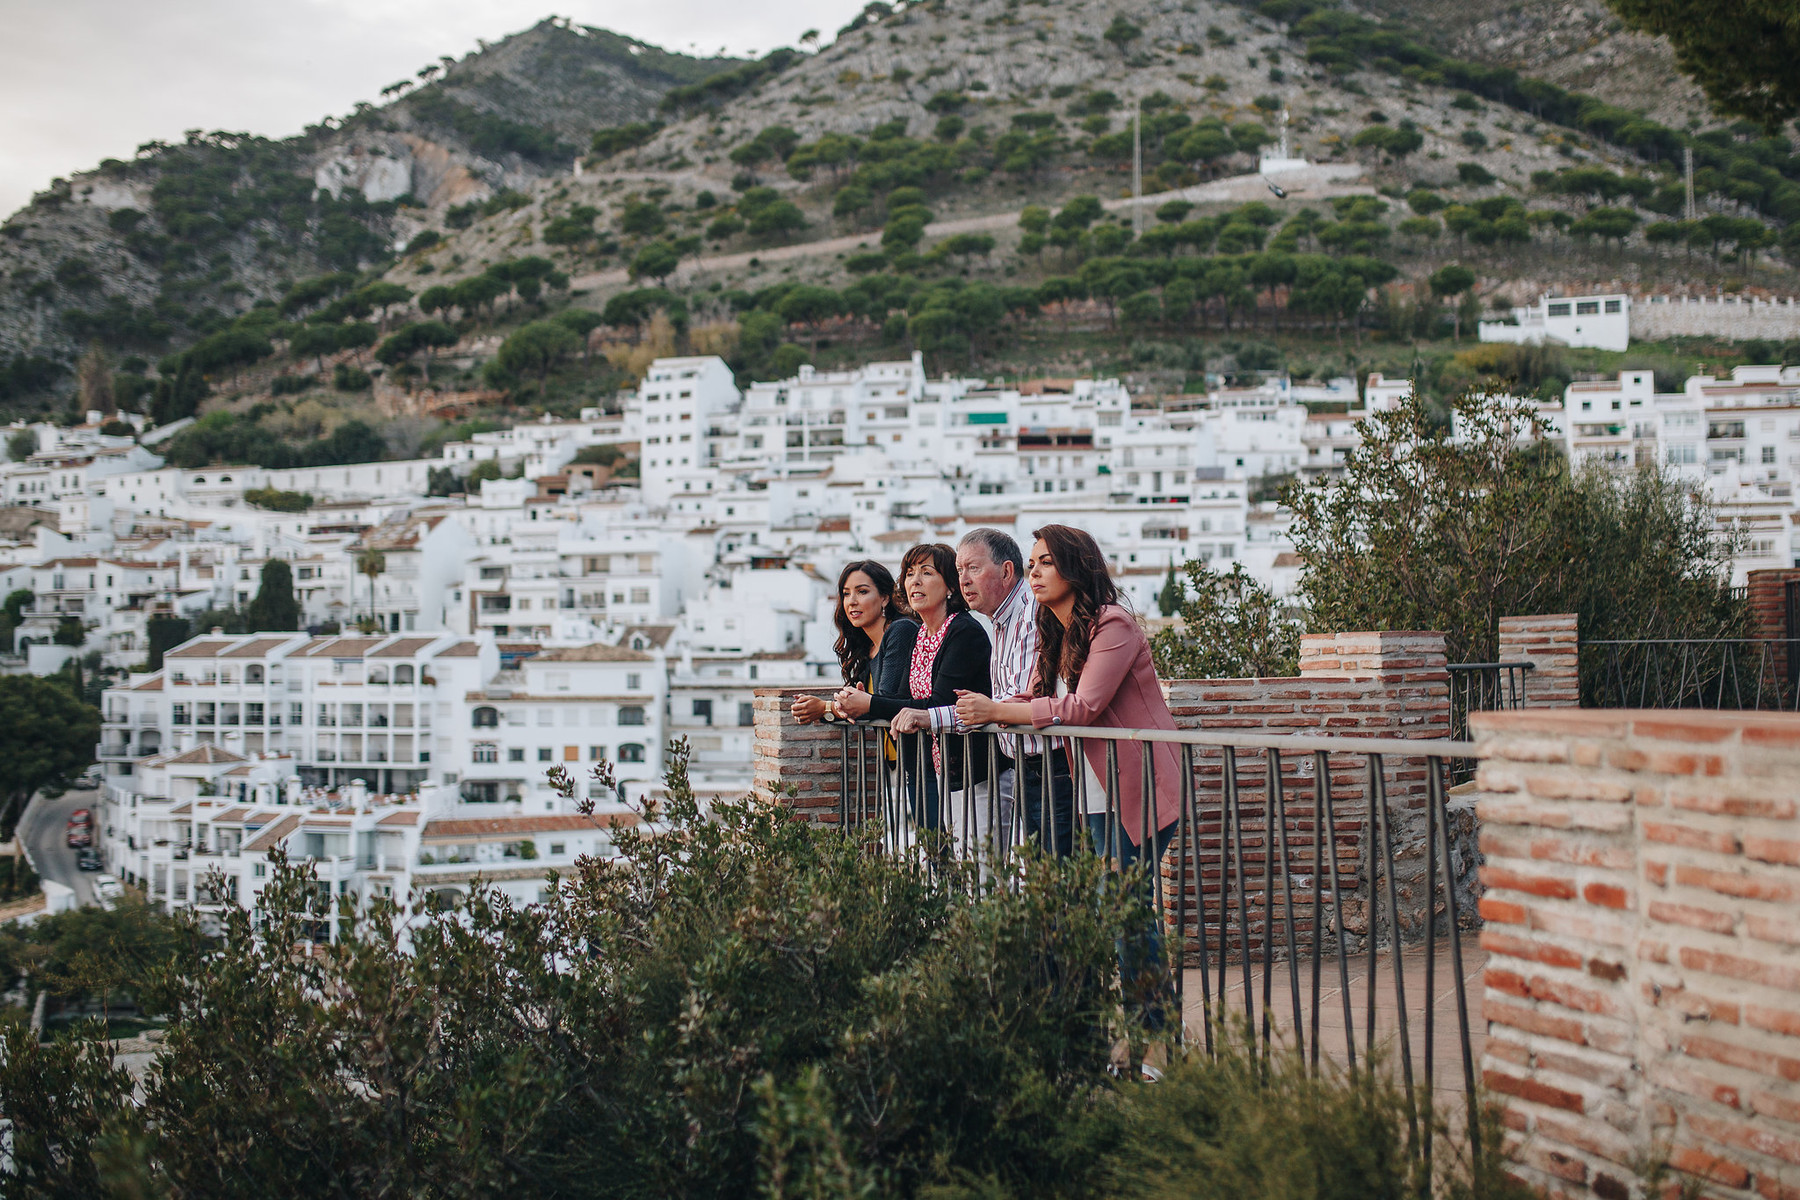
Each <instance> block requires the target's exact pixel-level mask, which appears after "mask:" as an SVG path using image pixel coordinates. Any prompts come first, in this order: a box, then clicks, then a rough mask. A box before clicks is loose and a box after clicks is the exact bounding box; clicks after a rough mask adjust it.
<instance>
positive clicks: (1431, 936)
mask: <svg viewBox="0 0 1800 1200" xmlns="http://www.w3.org/2000/svg"><path fill="white" fill-rule="evenodd" d="M1425 765H1426V768H1427V769H1428V770H1431V771H1433V772H1435V771H1436V770H1437V763H1436V762H1435V761H1433V760H1430V759H1428V760H1426V764H1425ZM1434 790H1435V789H1434V788H1433V787H1432V786H1431V783H1430V782H1429V781H1427V783H1426V785H1425V791H1426V800H1425V1048H1424V1061H1423V1066H1424V1083H1423V1084H1422V1085H1421V1086H1422V1087H1423V1089H1424V1096H1425V1102H1424V1103H1423V1104H1422V1105H1420V1109H1421V1111H1423V1113H1424V1114H1425V1129H1424V1137H1425V1147H1424V1160H1425V1178H1427V1179H1429V1178H1431V1125H1432V1121H1431V1118H1432V1116H1433V1115H1434V1114H1435V1113H1436V1111H1437V1105H1436V1101H1435V1100H1434V1099H1433V1092H1434V1090H1435V1089H1434V1087H1433V1083H1434V1079H1433V1076H1432V1061H1431V1059H1432V1055H1431V1043H1432V1037H1433V1035H1434V1034H1435V1033H1436V1032H1437V1021H1436V1009H1437V919H1436V915H1437V906H1436V903H1435V902H1436V900H1437V805H1435V804H1433V803H1432V802H1431V793H1432V792H1433V791H1434ZM1445 865H1446V867H1447V866H1448V864H1445Z"/></svg>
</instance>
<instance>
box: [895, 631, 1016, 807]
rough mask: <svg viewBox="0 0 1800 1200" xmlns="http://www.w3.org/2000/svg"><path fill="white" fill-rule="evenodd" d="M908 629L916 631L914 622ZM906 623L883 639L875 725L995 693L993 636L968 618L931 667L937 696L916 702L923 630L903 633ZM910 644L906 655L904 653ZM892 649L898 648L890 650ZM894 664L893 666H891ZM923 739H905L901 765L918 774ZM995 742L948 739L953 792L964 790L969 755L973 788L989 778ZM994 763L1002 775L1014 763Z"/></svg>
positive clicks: (988, 737)
mask: <svg viewBox="0 0 1800 1200" xmlns="http://www.w3.org/2000/svg"><path fill="white" fill-rule="evenodd" d="M907 624H909V625H911V623H910V622H908V623H907ZM899 625H900V622H897V621H896V622H895V623H894V624H892V625H890V626H888V631H887V634H886V635H885V636H884V637H883V638H882V639H881V653H880V655H878V661H879V662H880V663H881V664H882V667H881V670H880V684H881V686H880V687H879V688H877V689H876V690H875V691H874V693H873V695H872V696H871V697H870V700H869V716H870V717H871V718H873V719H875V720H892V719H893V718H894V717H895V716H896V715H898V714H899V712H900V710H901V709H903V708H942V707H944V706H946V705H950V704H955V703H956V692H957V689H958V688H961V689H962V690H964V691H968V692H975V693H977V694H978V695H982V696H985V695H987V694H989V692H990V691H992V685H991V684H990V682H989V679H988V658H989V656H990V652H991V646H990V644H989V642H988V635H987V630H985V629H983V628H982V627H981V622H980V621H977V620H976V619H975V618H974V617H973V616H971V615H969V614H968V613H959V614H958V615H956V616H955V617H953V618H952V619H951V621H950V629H949V631H948V632H947V633H945V635H944V641H943V644H942V645H941V646H939V647H938V653H937V658H936V659H935V660H933V662H932V664H931V695H929V696H927V697H926V698H925V699H923V700H915V699H913V695H912V688H911V686H910V685H909V683H908V679H907V677H908V676H909V675H910V674H911V673H912V652H913V646H914V644H915V643H916V642H917V641H918V637H919V626H917V625H911V628H909V629H907V630H906V631H905V632H904V633H902V632H901V631H900V629H899ZM902 641H904V644H905V649H904V651H902V650H901V648H900V645H901V642H902ZM890 643H892V644H891V645H890ZM890 664H891V666H890ZM920 738H921V735H919V734H916V733H915V734H908V735H907V736H905V737H902V738H901V739H900V755H901V762H903V763H905V764H906V765H907V768H908V769H909V770H910V769H914V768H915V765H916V764H917V763H918V761H919V741H920ZM993 741H994V736H993V735H992V734H971V735H969V736H967V737H960V736H957V735H954V734H950V735H947V736H946V737H945V738H944V749H945V758H946V760H947V761H948V763H949V766H950V790H951V791H959V790H961V788H962V785H963V757H964V750H965V743H966V749H967V752H968V759H969V782H970V783H980V782H981V781H982V780H984V779H986V778H987V774H988V747H989V743H991V742H993ZM994 758H995V760H996V763H997V764H998V766H999V767H1000V769H1001V770H1004V769H1005V768H1006V766H1007V764H1008V763H1009V762H1010V761H1011V760H1010V759H1008V758H1007V757H1006V756H1005V755H1004V754H1002V753H1000V752H999V748H998V747H995V749H994ZM925 762H926V769H927V770H930V769H931V756H930V750H929V747H927V749H926V758H925Z"/></svg>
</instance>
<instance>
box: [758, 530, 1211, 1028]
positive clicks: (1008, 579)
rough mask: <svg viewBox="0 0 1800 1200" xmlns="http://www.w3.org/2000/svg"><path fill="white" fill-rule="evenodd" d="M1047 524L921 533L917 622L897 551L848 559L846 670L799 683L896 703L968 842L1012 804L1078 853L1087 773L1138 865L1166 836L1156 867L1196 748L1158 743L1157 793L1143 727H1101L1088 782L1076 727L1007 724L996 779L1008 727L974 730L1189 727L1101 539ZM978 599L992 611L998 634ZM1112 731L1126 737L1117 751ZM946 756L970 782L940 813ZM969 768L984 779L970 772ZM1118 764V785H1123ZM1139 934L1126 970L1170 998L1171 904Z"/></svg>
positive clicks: (909, 580) (832, 709)
mask: <svg viewBox="0 0 1800 1200" xmlns="http://www.w3.org/2000/svg"><path fill="white" fill-rule="evenodd" d="M1032 536H1033V537H1034V538H1035V539H1036V540H1035V542H1034V544H1033V545H1032V548H1031V556H1030V559H1029V562H1028V563H1026V562H1022V559H1021V556H1020V554H1019V548H1018V544H1017V543H1016V542H1014V541H1013V539H1012V538H1010V537H1008V536H1007V535H1006V534H1004V533H1001V532H1000V531H998V530H992V529H977V530H973V531H971V532H970V533H969V534H968V535H966V536H965V537H964V538H963V540H962V544H961V547H960V549H958V550H957V551H954V552H953V551H951V549H950V547H948V546H945V545H940V544H921V545H918V546H914V547H913V548H912V549H910V550H908V551H907V552H906V556H905V557H904V558H903V559H902V560H901V570H900V576H901V586H902V588H903V589H904V592H905V595H906V599H907V603H908V604H909V605H910V606H911V608H912V610H913V612H914V613H915V614H916V615H917V617H918V618H919V623H918V624H916V625H915V624H913V622H911V621H910V620H907V619H906V618H905V617H903V616H902V615H900V612H899V610H898V608H897V605H896V602H895V599H894V596H893V583H892V578H891V577H890V576H888V574H887V572H886V571H885V570H883V569H882V568H881V566H880V564H878V563H872V562H862V563H852V564H850V565H849V566H848V567H846V568H844V571H843V574H842V575H841V576H840V577H839V581H838V600H837V614H836V619H837V624H838V628H839V630H840V633H841V636H840V637H839V639H838V645H837V650H838V657H839V661H840V663H841V665H842V667H843V673H844V682H845V687H844V689H843V690H842V691H840V692H838V693H837V695H836V696H834V697H832V698H831V699H830V700H821V699H818V698H816V697H801V698H799V699H796V700H795V701H794V704H793V710H792V711H793V715H794V717H795V719H796V720H799V721H814V720H837V719H840V718H847V719H850V720H858V719H864V718H874V719H886V720H888V721H889V724H890V727H891V728H892V729H893V731H894V732H895V733H896V734H899V735H901V755H902V760H903V763H904V765H905V775H906V777H907V781H908V790H909V794H910V795H911V796H912V797H913V800H914V803H915V805H916V806H917V807H916V808H915V820H916V822H917V824H918V826H919V827H920V828H922V829H939V828H948V829H949V830H951V831H952V832H953V833H955V834H956V835H957V838H956V841H957V843H958V844H960V845H962V846H965V847H967V848H969V849H973V848H974V847H976V846H979V845H981V844H982V843H984V842H986V841H987V840H988V839H989V838H990V837H994V838H996V839H999V840H1001V841H1004V840H1006V839H1007V837H1008V834H1009V832H1010V831H1009V829H1008V826H1007V821H1008V820H1009V810H1010V811H1011V812H1015V813H1017V815H1018V816H1019V817H1020V818H1021V819H1022V820H1023V821H1024V832H1025V834H1026V836H1027V837H1028V838H1031V839H1034V840H1037V841H1038V842H1039V843H1040V844H1043V843H1044V840H1045V836H1046V827H1047V832H1048V845H1047V849H1048V850H1050V851H1051V852H1052V853H1056V854H1068V853H1070V852H1071V851H1072V850H1073V848H1074V844H1075V837H1074V830H1073V829H1072V827H1071V826H1072V820H1073V818H1072V812H1073V809H1074V807H1075V804H1074V799H1073V797H1074V795H1075V793H1076V792H1077V791H1079V793H1080V795H1081V796H1082V799H1083V804H1082V808H1083V809H1084V812H1083V814H1082V815H1083V818H1084V822H1085V825H1086V832H1087V834H1088V837H1089V844H1090V845H1091V846H1092V847H1093V848H1094V850H1095V851H1096V852H1097V853H1099V854H1101V855H1103V856H1104V857H1106V858H1109V859H1113V860H1115V861H1117V862H1118V863H1119V865H1120V866H1121V867H1122V868H1129V867H1131V866H1132V865H1134V864H1136V863H1137V862H1138V861H1139V860H1140V858H1141V857H1142V856H1143V854H1144V853H1145V852H1146V851H1148V854H1149V858H1148V861H1147V864H1146V865H1148V866H1149V867H1150V869H1151V870H1154V869H1155V867H1154V864H1155V863H1157V862H1159V861H1160V859H1161V857H1162V854H1163V852H1164V850H1165V849H1166V848H1167V847H1168V844H1169V841H1170V838H1171V836H1172V835H1173V833H1174V831H1175V828H1176V822H1177V818H1178V816H1179V814H1180V809H1181V775H1180V772H1181V760H1180V756H1179V754H1178V753H1177V752H1176V749H1175V747H1174V746H1173V745H1172V744H1170V743H1166V742H1155V743H1150V744H1149V745H1150V757H1151V759H1152V761H1153V764H1154V772H1153V781H1154V789H1153V791H1154V794H1153V795H1150V796H1146V794H1145V787H1144V775H1143V754H1142V749H1141V745H1140V744H1135V743H1123V744H1121V743H1118V742H1111V741H1109V740H1107V739H1099V738H1088V739H1085V740H1084V741H1083V742H1082V744H1081V751H1082V753H1081V759H1082V762H1081V763H1080V770H1081V773H1082V786H1081V787H1080V788H1079V789H1077V788H1075V787H1074V784H1073V777H1072V770H1071V768H1072V767H1073V766H1074V764H1073V763H1071V762H1070V754H1069V751H1068V749H1067V746H1068V745H1069V743H1068V742H1067V741H1063V740H1061V739H1056V740H1053V739H1052V738H1050V737H1035V736H1031V735H1012V734H1006V735H1001V736H1002V742H1001V744H1000V745H999V746H997V747H995V748H994V751H993V754H992V758H993V760H994V762H995V763H996V764H997V766H998V768H999V777H998V778H996V779H993V780H990V779H989V778H988V764H989V758H990V754H989V749H988V746H987V745H986V744H985V743H984V742H983V740H982V739H984V738H987V737H989V736H991V735H986V734H973V735H971V734H969V732H968V731H970V730H972V729H975V728H977V727H979V726H983V725H991V724H998V725H1014V726H1023V725H1029V726H1032V727H1034V728H1036V729H1041V730H1051V729H1055V728H1056V727H1058V726H1070V727H1076V728H1082V727H1087V728H1112V729H1168V730H1173V729H1174V728H1175V720H1174V717H1173V716H1172V715H1171V714H1170V712H1169V708H1168V705H1167V703H1165V702H1164V700H1163V695H1162V687H1161V685H1160V683H1159V682H1158V680H1157V677H1156V667H1155V664H1154V661H1153V659H1152V657H1151V653H1150V642H1149V639H1148V638H1147V637H1146V636H1145V635H1144V631H1143V630H1142V628H1140V627H1139V625H1138V623H1137V621H1136V620H1135V619H1134V618H1133V617H1132V615H1131V613H1130V612H1129V611H1128V610H1127V609H1126V608H1125V607H1124V605H1123V604H1121V603H1120V596H1119V590H1118V587H1117V586H1116V585H1115V584H1114V583H1113V581H1112V577H1111V575H1110V574H1109V573H1108V571H1107V567H1106V556H1105V554H1104V553H1103V552H1102V551H1101V549H1100V546H1099V544H1098V543H1096V542H1095V541H1094V539H1093V537H1092V536H1090V535H1089V534H1087V533H1085V532H1083V531H1082V530H1079V529H1076V528H1073V527H1071V526H1068V525H1046V526H1044V527H1043V528H1042V529H1039V530H1037V531H1036V532H1035V533H1034V534H1033V535H1032ZM1022 568H1023V569H1022ZM1021 575H1023V578H1021ZM970 609H974V610H975V611H977V612H980V613H981V614H982V615H983V616H985V617H987V618H988V619H989V620H990V621H992V623H993V627H994V636H993V638H992V639H991V640H990V639H989V637H988V634H987V631H986V629H984V628H983V627H982V625H981V624H980V622H978V621H976V620H975V619H974V617H973V616H971V615H969V610H970ZM853 633H854V634H856V635H857V636H852V634H853ZM902 663H904V669H903V668H902ZM997 697H999V698H997ZM927 731H929V732H930V733H932V734H934V735H939V736H934V737H932V738H931V739H930V741H931V753H930V756H929V762H928V763H927V762H926V755H925V753H924V748H923V747H921V746H920V745H919V735H920V734H922V733H924V732H927ZM1059 742H1060V744H1058V743H1059ZM1109 746H1112V747H1116V749H1115V750H1113V751H1112V753H1111V755H1110V759H1111V761H1109V752H1108V748H1109ZM946 756H947V757H948V759H949V774H948V778H949V780H950V787H951V788H952V789H953V791H952V793H951V795H950V796H949V797H948V803H947V804H945V805H944V806H943V812H942V820H941V821H940V813H939V804H938V777H939V774H940V773H941V772H942V771H943V768H944V765H945V757H946ZM1015 763H1016V766H1015ZM965 770H966V772H967V773H966V775H965ZM1046 772H1048V781H1046V778H1045V774H1046ZM965 779H966V780H967V781H968V783H969V789H968V794H966V795H965V794H964V793H963V792H962V791H961V790H955V789H961V788H962V785H963V783H964V781H965ZM1114 779H1116V781H1117V787H1116V788H1109V787H1108V786H1107V784H1108V783H1109V782H1111V781H1112V780H1114ZM990 790H991V791H992V792H993V800H994V803H993V804H992V805H990V802H989V800H990ZM1109 795H1111V796H1112V801H1111V802H1110V804H1109V802H1108V796H1109ZM1009 802H1010V803H1009ZM990 813H991V814H992V817H990ZM1146 817H1148V818H1149V821H1148V823H1146V820H1145V818H1146ZM971 818H972V820H971ZM996 819H997V821H998V824H994V823H993V821H994V820H996ZM1133 943H1134V944H1133V945H1132V946H1130V947H1123V948H1122V956H1121V967H1122V969H1123V973H1124V976H1125V978H1126V981H1127V983H1128V985H1130V984H1132V983H1133V982H1134V981H1137V980H1138V979H1140V978H1143V979H1144V981H1145V983H1146V984H1147V988H1148V990H1147V992H1146V994H1145V996H1144V997H1143V1001H1144V1003H1145V1007H1146V1010H1147V1011H1148V1012H1151V1013H1159V1012H1160V1007H1161V1004H1162V1002H1163V1001H1164V1000H1166V995H1164V994H1163V993H1165V992H1166V980H1164V979H1163V978H1162V977H1161V976H1160V974H1158V975H1155V977H1154V978H1153V979H1152V978H1151V977H1146V976H1144V974H1143V972H1144V968H1146V967H1148V966H1149V965H1150V964H1152V963H1156V962H1158V961H1159V960H1160V957H1161V931H1160V928H1159V924H1158V922H1157V921H1156V920H1154V919H1153V920H1151V921H1150V922H1149V923H1148V925H1147V927H1146V928H1145V929H1144V930H1142V931H1141V933H1140V934H1139V935H1138V936H1137V937H1135V938H1134V939H1133ZM1153 1019H1159V1018H1153Z"/></svg>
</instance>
